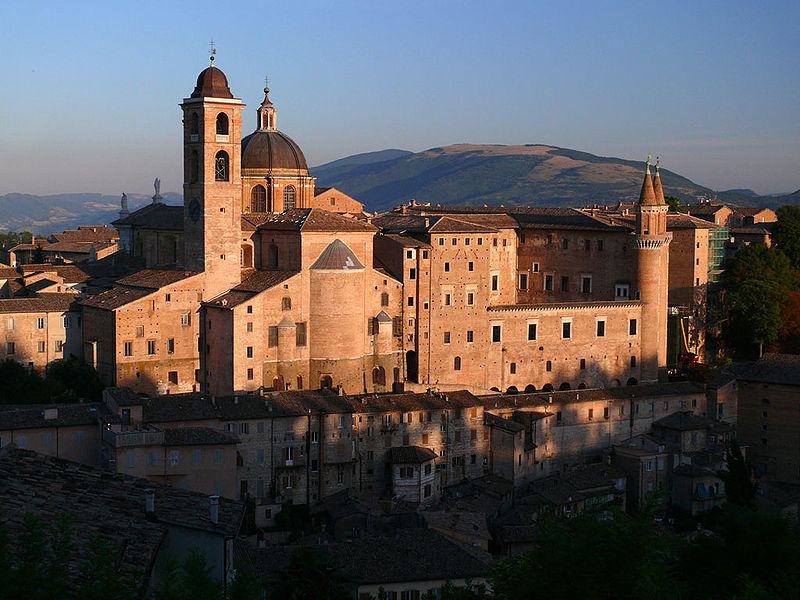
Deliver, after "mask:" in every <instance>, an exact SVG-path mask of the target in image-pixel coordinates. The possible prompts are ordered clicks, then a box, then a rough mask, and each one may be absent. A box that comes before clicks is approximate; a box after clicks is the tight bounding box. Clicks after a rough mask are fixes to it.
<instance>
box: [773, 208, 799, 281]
mask: <svg viewBox="0 0 800 600" xmlns="http://www.w3.org/2000/svg"><path fill="white" fill-rule="evenodd" d="M776 213H777V215H778V224H777V225H776V227H775V244H776V245H777V246H778V247H779V248H780V249H781V250H783V252H784V254H786V256H788V257H789V260H791V261H792V265H793V266H794V268H795V269H798V270H800V206H798V205H786V206H781V207H780V208H779V209H778V210H777V211H776Z"/></svg>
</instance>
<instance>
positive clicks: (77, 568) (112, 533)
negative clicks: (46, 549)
mask: <svg viewBox="0 0 800 600" xmlns="http://www.w3.org/2000/svg"><path fill="white" fill-rule="evenodd" d="M148 489H153V490H155V517H154V518H152V519H148V518H146V516H145V490H148ZM0 506H2V507H3V521H4V525H5V528H6V530H7V531H8V533H9V534H10V535H9V537H10V538H11V540H12V546H13V544H14V543H15V542H14V540H19V539H20V535H21V534H22V532H23V531H24V519H25V516H26V515H27V514H31V515H33V516H36V517H41V518H42V519H44V520H45V521H49V520H51V519H52V518H53V515H54V514H55V515H60V516H64V517H68V518H69V519H70V520H71V521H72V524H73V526H74V527H73V532H72V533H73V541H74V542H75V545H74V546H73V549H72V550H71V551H68V550H67V549H62V551H64V552H68V554H67V556H65V558H66V559H67V561H68V578H69V582H68V585H70V587H73V586H76V585H77V582H78V577H79V576H80V572H81V570H82V569H81V566H82V565H81V563H82V561H83V557H82V556H80V554H79V551H80V548H81V547H83V548H86V547H87V546H88V544H90V543H91V540H92V539H93V538H95V537H99V538H100V539H102V540H103V541H104V542H106V543H108V544H110V545H111V546H112V547H113V548H115V549H117V550H118V551H119V552H120V556H119V563H118V571H119V575H120V577H124V576H129V577H132V578H133V579H134V582H133V583H134V584H135V585H136V586H140V585H143V584H145V583H147V582H148V580H149V578H150V575H151V571H152V568H153V564H154V561H155V558H156V555H157V553H158V551H159V548H160V547H161V545H162V543H163V541H164V539H165V537H166V535H167V532H168V531H169V529H170V527H171V526H172V525H177V526H181V527H187V528H191V529H199V530H204V531H208V532H213V533H217V534H220V535H225V536H228V537H233V536H234V535H235V534H236V533H237V532H238V530H239V525H240V523H241V519H242V513H243V505H242V504H241V503H239V502H235V501H232V500H228V499H225V498H220V505H219V522H218V523H212V522H211V519H210V512H209V500H208V497H207V496H205V495H203V494H198V493H194V492H188V491H183V490H180V489H177V488H171V487H168V486H165V485H161V484H159V483H156V482H154V481H150V480H147V479H139V478H136V477H130V476H127V475H121V474H115V473H109V472H107V471H104V470H101V469H98V468H94V467H90V466H87V465H82V464H79V463H75V462H71V461H67V460H63V459H57V458H53V457H49V456H44V455H41V454H36V453H35V452H29V451H25V450H15V449H4V450H0Z"/></svg>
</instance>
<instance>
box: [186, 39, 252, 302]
mask: <svg viewBox="0 0 800 600" xmlns="http://www.w3.org/2000/svg"><path fill="white" fill-rule="evenodd" d="M180 106H181V109H182V110H183V162H184V179H183V181H184V184H183V198H184V201H183V205H184V211H183V215H184V217H183V218H184V244H185V257H184V263H185V265H186V268H187V269H190V270H192V271H202V272H204V273H205V275H206V276H205V283H204V285H205V291H204V294H203V299H204V300H208V299H210V298H213V297H214V296H216V295H218V294H220V293H222V292H225V291H227V290H229V289H230V288H232V287H234V286H235V285H237V284H239V283H240V282H241V266H240V264H239V248H240V241H241V194H242V178H241V131H242V109H243V108H244V103H243V102H242V101H241V99H239V98H234V97H233V94H232V93H231V91H230V88H229V87H228V80H227V78H226V77H225V74H224V73H223V72H222V71H221V70H219V69H218V68H217V67H215V66H214V56H213V54H212V56H211V66H210V67H208V68H207V69H205V70H204V71H203V72H202V73H200V75H199V76H198V78H197V85H196V86H195V88H194V91H193V92H192V94H191V95H190V96H189V97H188V98H184V100H183V103H182V104H181V105H180Z"/></svg>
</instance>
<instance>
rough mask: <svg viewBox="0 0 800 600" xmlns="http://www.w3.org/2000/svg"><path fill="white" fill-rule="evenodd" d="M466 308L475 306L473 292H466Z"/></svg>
mask: <svg viewBox="0 0 800 600" xmlns="http://www.w3.org/2000/svg"><path fill="white" fill-rule="evenodd" d="M467 306H475V292H467Z"/></svg>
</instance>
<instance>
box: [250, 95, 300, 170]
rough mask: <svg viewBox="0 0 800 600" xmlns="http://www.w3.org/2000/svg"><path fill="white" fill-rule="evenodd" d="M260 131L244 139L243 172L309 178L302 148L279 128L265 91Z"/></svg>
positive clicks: (275, 114)
mask: <svg viewBox="0 0 800 600" xmlns="http://www.w3.org/2000/svg"><path fill="white" fill-rule="evenodd" d="M257 112H258V128H257V129H256V130H255V131H254V132H253V133H251V134H250V135H248V136H247V137H245V138H242V169H243V170H246V171H247V173H248V174H253V175H255V174H258V175H269V174H273V173H275V174H287V175H288V174H296V175H308V164H306V157H305V156H304V155H303V151H302V150H300V146H298V145H297V143H296V142H295V141H294V140H293V139H292V138H290V137H289V136H288V135H286V134H285V133H281V132H280V131H278V129H277V127H276V121H277V111H276V110H275V106H274V105H273V104H272V102H271V101H270V99H269V87H265V88H264V101H263V102H262V103H261V106H259V107H258V110H257Z"/></svg>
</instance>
